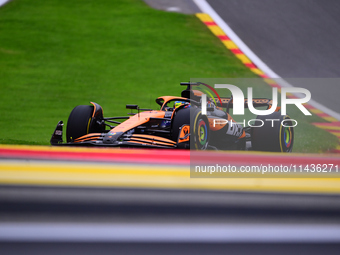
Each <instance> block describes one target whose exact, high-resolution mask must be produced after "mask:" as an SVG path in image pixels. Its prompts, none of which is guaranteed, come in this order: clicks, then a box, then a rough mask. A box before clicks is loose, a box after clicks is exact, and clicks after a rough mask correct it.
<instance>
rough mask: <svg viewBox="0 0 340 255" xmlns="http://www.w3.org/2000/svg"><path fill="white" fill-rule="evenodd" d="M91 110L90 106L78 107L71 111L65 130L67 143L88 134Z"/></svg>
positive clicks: (92, 108)
mask: <svg viewBox="0 0 340 255" xmlns="http://www.w3.org/2000/svg"><path fill="white" fill-rule="evenodd" d="M93 110H94V107H93V106H92V105H78V106H76V107H75V108H74V109H73V110H72V112H71V113H70V116H69V117H68V121H67V128H66V138H67V142H68V143H69V142H72V141H74V139H77V138H79V137H81V136H83V135H86V134H88V133H89V132H90V123H91V119H92V114H93Z"/></svg>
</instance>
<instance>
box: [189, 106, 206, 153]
mask: <svg viewBox="0 0 340 255" xmlns="http://www.w3.org/2000/svg"><path fill="white" fill-rule="evenodd" d="M209 139H210V129H209V121H208V118H207V116H205V115H202V114H201V110H199V109H192V110H191V112H190V148H191V149H196V150H206V149H207V148H208V144H209Z"/></svg>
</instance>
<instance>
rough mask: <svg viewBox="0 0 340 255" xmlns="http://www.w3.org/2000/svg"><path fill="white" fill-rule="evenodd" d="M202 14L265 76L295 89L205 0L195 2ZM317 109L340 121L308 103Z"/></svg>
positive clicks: (337, 114) (316, 104) (314, 104)
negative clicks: (211, 20) (210, 19)
mask: <svg viewBox="0 0 340 255" xmlns="http://www.w3.org/2000/svg"><path fill="white" fill-rule="evenodd" d="M193 1H194V2H195V3H196V5H197V6H198V7H199V8H200V9H201V11H202V12H204V13H207V14H209V15H210V16H211V17H212V19H213V20H214V21H215V22H216V24H217V25H218V26H219V27H220V28H221V29H222V30H223V31H224V32H225V33H226V34H227V35H228V37H229V38H230V39H231V40H232V41H233V42H234V43H235V44H236V45H237V46H238V47H239V48H240V50H241V51H242V52H243V53H244V54H245V55H246V56H247V57H248V58H249V59H250V60H251V61H252V62H253V63H254V64H255V65H256V66H257V67H258V68H259V69H261V70H262V71H263V72H264V73H265V74H267V75H268V76H269V77H270V78H280V79H278V80H275V81H276V82H277V83H278V84H279V85H280V86H282V87H293V85H291V84H289V83H288V82H286V81H284V80H283V79H282V78H281V77H280V76H279V75H278V74H276V73H275V72H274V71H273V70H272V69H270V68H269V67H268V66H267V65H266V64H265V63H264V62H263V61H262V60H261V59H260V58H259V57H258V56H257V55H256V54H255V53H254V52H253V51H252V50H251V49H250V48H249V47H248V46H247V45H246V44H245V43H244V42H243V41H242V40H241V38H240V37H238V36H237V34H236V33H235V32H234V31H233V30H232V29H231V28H230V27H229V26H228V24H227V23H225V21H224V20H223V19H222V18H221V17H220V16H219V15H218V14H217V13H216V12H215V10H214V9H213V8H212V7H211V6H210V5H209V4H208V3H207V2H206V1H205V0H193ZM308 103H309V104H310V105H312V106H314V107H315V108H317V109H319V110H321V111H323V112H324V113H327V114H328V115H330V116H332V117H334V118H336V119H337V120H340V114H339V113H337V112H335V111H333V110H331V109H329V108H327V107H326V106H324V105H322V104H320V103H318V102H316V101H314V100H310V101H309V102H308Z"/></svg>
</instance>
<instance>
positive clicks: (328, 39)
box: [207, 0, 340, 112]
mask: <svg viewBox="0 0 340 255" xmlns="http://www.w3.org/2000/svg"><path fill="white" fill-rule="evenodd" d="M207 2H208V3H209V4H210V5H211V6H212V8H213V9H214V10H215V11H216V12H217V13H218V14H219V16H220V17H221V18H222V19H223V20H224V21H225V22H226V23H227V24H228V25H229V26H230V27H231V28H232V29H233V30H234V32H235V33H236V34H237V35H238V36H239V37H240V38H241V40H242V41H243V42H244V43H245V44H246V45H247V46H248V47H249V48H250V49H251V50H252V51H253V52H254V53H255V54H256V55H257V56H258V57H259V58H260V59H261V60H262V61H263V62H264V63H265V64H266V65H267V66H269V67H270V68H271V69H272V70H273V71H274V72H275V73H277V74H278V75H279V76H281V77H282V78H339V77H340V70H339V68H338V67H339V66H340V45H339V43H338V42H339V39H340V19H339V13H340V2H339V1H337V0H327V1H321V0H299V1H295V0H285V1H282V0H256V1H253V0H242V1H238V0H208V1H207ZM333 81H334V80H333ZM333 81H332V80H330V82H329V85H328V86H327V87H325V86H324V84H323V82H322V81H321V80H319V81H315V82H313V84H310V85H308V84H306V82H304V84H303V87H305V88H307V89H309V90H310V91H311V93H312V98H313V99H314V100H315V101H317V102H319V103H321V104H323V105H325V106H326V107H328V108H330V109H332V110H334V111H336V112H339V109H340V106H339V99H338V96H339V95H340V85H339V84H338V81H335V82H333ZM293 85H295V86H297V87H299V86H300V84H299V83H298V82H297V80H295V83H293ZM300 87H302V86H300Z"/></svg>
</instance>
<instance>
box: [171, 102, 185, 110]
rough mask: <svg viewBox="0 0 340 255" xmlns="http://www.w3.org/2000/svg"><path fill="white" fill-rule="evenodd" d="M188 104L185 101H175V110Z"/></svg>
mask: <svg viewBox="0 0 340 255" xmlns="http://www.w3.org/2000/svg"><path fill="white" fill-rule="evenodd" d="M184 104H186V102H185V101H175V103H174V109H177V108H178V107H180V106H181V105H184Z"/></svg>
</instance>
